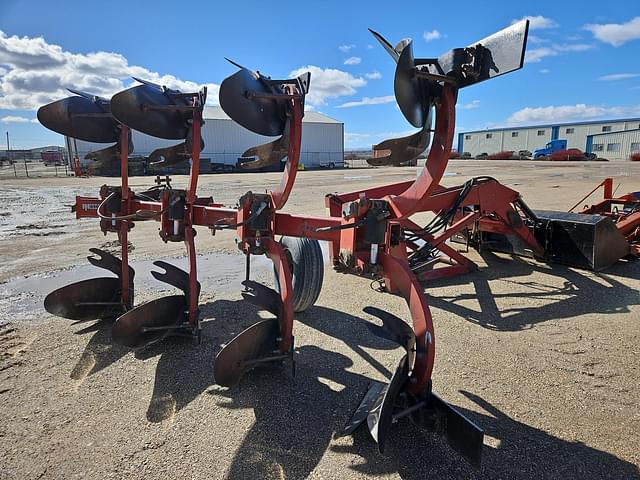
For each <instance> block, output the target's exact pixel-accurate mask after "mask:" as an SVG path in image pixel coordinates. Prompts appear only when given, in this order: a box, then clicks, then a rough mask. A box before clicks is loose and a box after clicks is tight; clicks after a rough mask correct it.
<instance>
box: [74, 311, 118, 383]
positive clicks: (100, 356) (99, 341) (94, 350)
mask: <svg viewBox="0 0 640 480" xmlns="http://www.w3.org/2000/svg"><path fill="white" fill-rule="evenodd" d="M81 324H84V322H82V323H79V322H78V323H74V324H72V325H81ZM112 325H113V320H111V319H105V320H99V321H97V322H95V323H92V324H90V325H88V326H86V327H84V328H82V329H81V330H78V331H77V332H75V334H76V335H83V334H86V333H91V332H95V333H94V334H93V336H92V337H91V338H90V339H89V342H87V345H86V346H85V347H84V352H82V355H81V356H80V358H79V359H78V361H77V362H76V364H75V366H74V367H73V370H71V374H70V375H69V376H70V377H71V378H72V379H74V380H84V379H85V378H86V377H88V376H89V375H93V374H94V373H97V372H99V371H100V370H102V369H104V368H107V367H108V366H110V365H111V364H112V363H114V362H117V361H118V360H120V359H121V358H122V357H124V356H125V355H126V354H127V353H129V351H130V350H129V349H128V348H125V347H122V346H120V345H117V344H114V343H113V342H112V340H111V326H112Z"/></svg>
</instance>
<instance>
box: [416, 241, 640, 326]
mask: <svg viewBox="0 0 640 480" xmlns="http://www.w3.org/2000/svg"><path fill="white" fill-rule="evenodd" d="M482 257H483V258H484V260H485V261H486V263H487V266H486V267H484V268H481V269H480V270H478V271H477V272H472V273H469V274H466V275H464V276H462V277H458V278H452V279H446V280H439V281H431V282H429V283H428V284H426V285H425V286H426V287H427V294H428V301H429V304H430V305H431V306H433V307H436V308H440V309H442V310H446V311H448V312H451V313H454V314H456V315H458V316H460V317H462V318H465V319H467V320H468V321H470V322H473V323H477V324H479V325H481V326H483V327H485V328H488V329H491V330H500V331H518V330H523V329H526V328H531V327H533V326H534V325H536V324H538V323H542V322H545V321H547V320H557V319H560V318H571V317H576V316H578V315H583V314H587V313H602V314H607V313H619V312H629V306H630V305H640V295H638V290H637V289H636V288H631V287H629V286H627V285H625V284H624V283H622V282H621V281H619V278H618V277H623V278H634V279H640V262H638V261H621V262H618V263H617V264H615V265H613V266H612V267H610V268H609V269H608V270H606V271H605V272H587V271H581V270H572V269H570V268H568V267H565V266H563V265H546V264H535V263H533V262H532V261H527V260H524V259H522V258H520V257H517V256H513V257H501V256H498V255H495V254H493V253H491V252H482ZM534 272H535V273H539V274H542V275H543V276H546V277H549V280H550V281H551V277H558V278H561V279H562V280H563V285H562V287H559V288H558V287H555V286H553V285H550V284H549V283H551V282H545V281H544V280H543V281H542V282H534V281H530V280H528V279H523V280H517V279H514V277H527V276H529V275H531V274H532V273H534ZM495 281H501V282H503V283H511V284H513V288H512V289H511V288H510V287H509V286H506V287H504V288H502V289H501V290H502V291H501V292H496V293H494V292H492V290H491V285H490V283H489V282H495ZM463 283H472V284H473V290H474V291H473V292H472V293H464V294H460V295H455V296H449V295H447V294H446V293H444V294H441V295H434V294H433V292H432V290H431V288H432V287H445V286H448V285H456V284H457V285H460V284H463ZM553 283H557V281H554V282H553ZM510 289H511V290H513V292H508V293H504V290H510ZM509 298H512V299H513V301H512V302H510V303H511V304H512V305H514V306H513V307H511V308H506V309H502V310H500V309H499V308H498V305H497V303H496V299H509ZM468 300H477V301H478V303H479V304H480V312H478V311H477V310H475V309H472V308H468V307H466V306H464V305H463V303H464V302H465V301H468ZM529 300H530V301H529Z"/></svg>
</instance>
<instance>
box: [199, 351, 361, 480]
mask: <svg viewBox="0 0 640 480" xmlns="http://www.w3.org/2000/svg"><path fill="white" fill-rule="evenodd" d="M352 364H353V362H352V361H351V360H350V359H349V358H348V357H346V356H344V355H342V354H340V353H336V352H331V351H328V350H323V349H322V348H319V347H316V346H307V345H305V346H302V347H301V348H300V349H299V350H298V354H297V355H296V376H295V378H292V376H291V371H287V369H286V368H279V367H275V366H270V367H265V368H261V369H256V370H254V371H252V372H250V373H249V374H247V375H245V377H244V378H243V380H242V381H241V382H240V384H239V385H238V386H237V387H235V388H232V389H229V390H224V391H212V392H211V393H212V395H215V396H218V397H220V398H221V400H220V401H219V402H218V405H219V406H220V407H221V408H229V409H238V408H241V409H246V408H253V411H254V414H255V417H256V420H255V423H254V424H253V426H252V427H251V428H250V429H249V431H248V432H247V434H246V435H245V438H244V440H243V442H242V445H241V446H240V448H239V449H238V450H237V451H236V453H235V456H234V458H233V462H232V464H231V467H230V468H229V471H228V474H227V477H226V478H228V479H239V478H256V479H257V478H260V479H271V478H273V479H301V478H306V477H307V476H309V474H310V473H311V472H312V471H314V469H315V468H316V466H317V465H318V463H319V462H320V459H321V458H322V457H323V456H324V454H325V452H326V450H327V447H328V446H329V444H330V442H331V439H332V436H333V432H335V431H336V430H338V429H340V428H341V427H342V426H343V425H344V423H345V421H346V420H347V419H348V417H349V415H350V414H351V410H352V409H353V408H354V407H352V405H356V404H357V402H358V401H359V396H360V394H359V393H358V391H357V390H353V389H352V387H353V386H354V385H362V386H363V388H364V386H365V385H366V384H367V381H368V380H367V379H366V378H365V377H363V376H361V375H359V374H357V373H353V372H349V371H347V369H348V368H349V367H351V366H352ZM285 365H286V364H285ZM360 393H362V392H360ZM320 473H321V472H320ZM339 473H340V476H341V477H343V478H348V472H339ZM335 474H336V472H332V471H329V472H325V473H324V474H322V473H321V475H320V476H321V477H323V478H335ZM343 474H344V475H343Z"/></svg>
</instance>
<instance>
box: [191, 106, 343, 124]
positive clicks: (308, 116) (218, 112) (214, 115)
mask: <svg viewBox="0 0 640 480" xmlns="http://www.w3.org/2000/svg"><path fill="white" fill-rule="evenodd" d="M203 118H204V119H205V120H231V118H229V115H227V114H226V113H225V112H224V110H223V109H222V107H220V106H218V105H207V106H205V107H204V113H203ZM302 122H303V123H338V124H342V123H343V122H340V121H339V120H336V119H334V118H331V117H327V116H326V115H324V114H322V113H319V112H311V111H306V112H304V117H303V118H302Z"/></svg>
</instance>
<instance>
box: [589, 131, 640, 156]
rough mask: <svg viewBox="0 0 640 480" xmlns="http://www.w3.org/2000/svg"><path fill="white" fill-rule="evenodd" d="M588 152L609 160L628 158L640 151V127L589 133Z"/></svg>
mask: <svg viewBox="0 0 640 480" xmlns="http://www.w3.org/2000/svg"><path fill="white" fill-rule="evenodd" d="M585 151H587V152H589V153H591V152H593V153H596V154H597V155H598V156H599V157H604V158H608V159H609V160H627V159H628V158H629V155H631V154H632V153H640V128H636V129H634V130H622V131H618V132H610V133H609V132H608V133H596V134H593V135H587V148H586V150H585Z"/></svg>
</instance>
